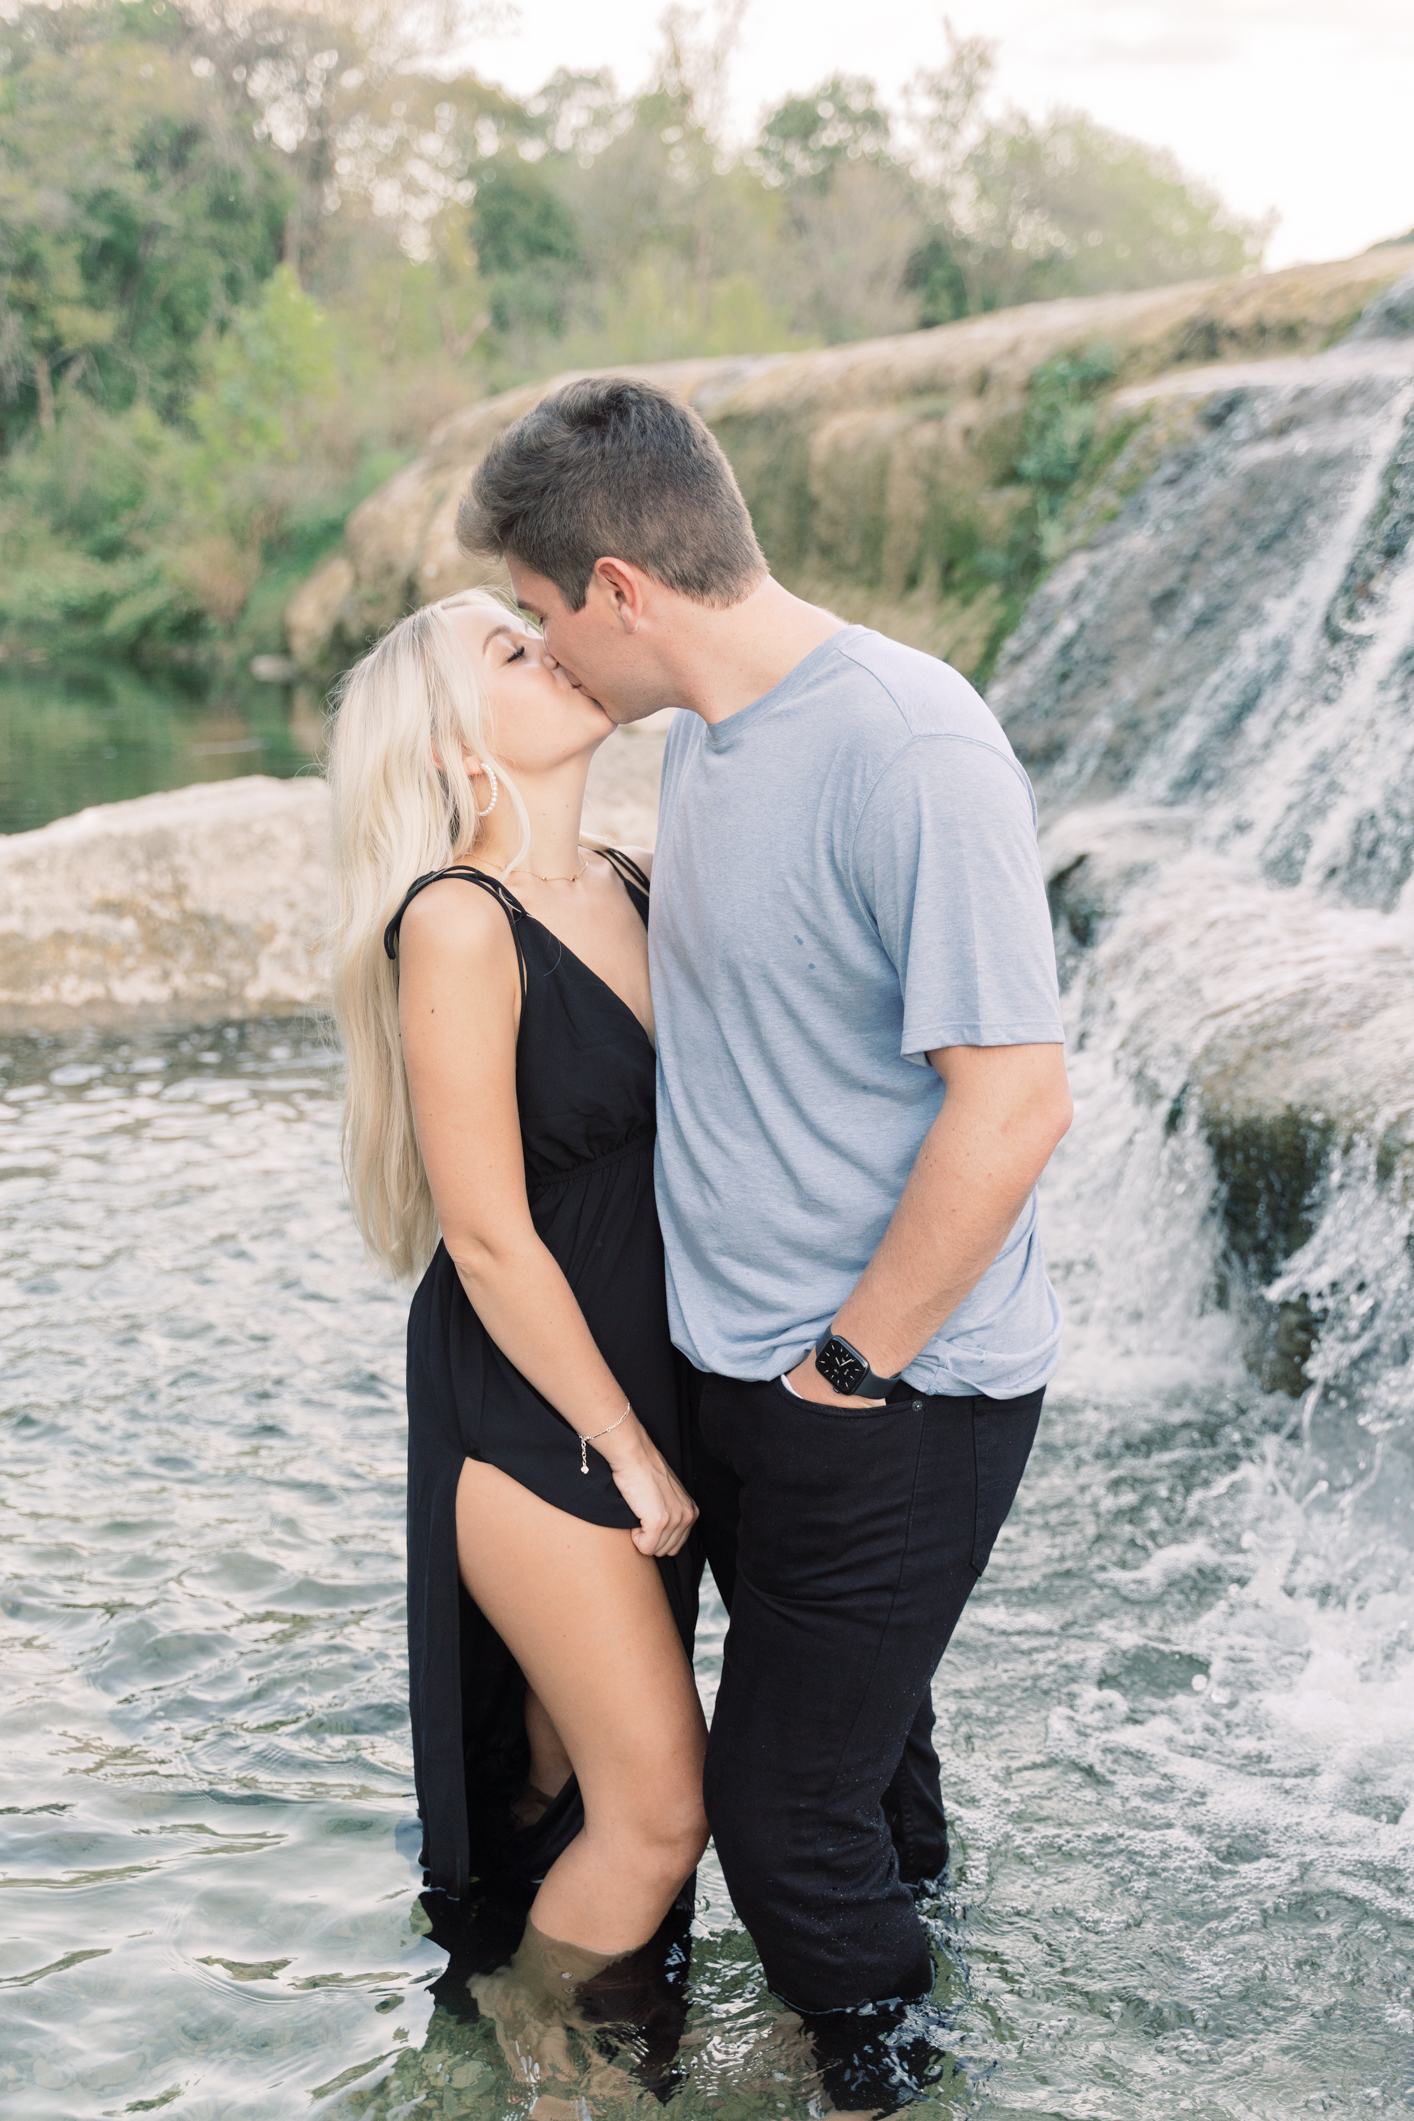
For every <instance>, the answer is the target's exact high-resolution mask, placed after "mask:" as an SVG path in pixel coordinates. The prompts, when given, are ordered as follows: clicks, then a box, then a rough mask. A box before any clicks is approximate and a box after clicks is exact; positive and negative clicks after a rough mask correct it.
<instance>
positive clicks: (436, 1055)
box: [398, 878, 697, 1554]
mask: <svg viewBox="0 0 1414 2121" xmlns="http://www.w3.org/2000/svg"><path fill="white" fill-rule="evenodd" d="M399 962H400V967H401V973H400V985H399V997H398V1011H399V1016H400V1019H401V1023H402V1034H403V1059H404V1063H405V1065H406V1068H407V1074H408V1084H409V1088H410V1090H411V1093H412V1105H413V1113H414V1117H415V1118H416V1121H417V1136H418V1142H419V1145H420V1147H421V1150H422V1160H423V1163H424V1165H425V1167H426V1171H427V1177H428V1182H429V1184H430V1185H431V1188H432V1198H433V1200H434V1202H435V1203H436V1207H437V1219H438V1222H439V1223H440V1225H441V1229H442V1236H443V1240H444V1241H445V1243H446V1247H447V1251H448V1252H449V1254H450V1255H451V1258H452V1261H453V1264H454V1265H455V1267H456V1269H457V1272H458V1274H459V1275H460V1276H461V1281H462V1286H463V1287H464V1289H465V1290H466V1293H467V1296H468V1298H469V1300H470V1302H471V1304H472V1307H473V1309H474V1310H475V1312H476V1314H477V1316H478V1318H479V1319H480V1320H481V1322H482V1324H483V1325H484V1326H485V1328H486V1330H487V1332H488V1333H489V1334H490V1335H491V1338H492V1339H493V1340H494V1341H495V1343H496V1345H497V1347H498V1348H500V1349H501V1350H502V1352H503V1353H504V1354H506V1355H508V1356H509V1357H510V1359H511V1361H512V1362H513V1363H514V1364H515V1366H516V1368H517V1369H518V1370H519V1371H520V1372H521V1373H522V1375H523V1376H525V1377H528V1378H529V1380H530V1382H531V1383H532V1384H533V1385H534V1386H535V1387H536V1389H537V1391H539V1392H542V1393H543V1394H544V1396H545V1397H546V1399H548V1400H549V1402H550V1404H551V1406H553V1407H555V1408H557V1409H558V1410H559V1412H560V1413H561V1414H563V1416H564V1417H565V1419H566V1421H568V1422H569V1423H570V1425H571V1426H572V1427H573V1428H575V1429H576V1430H578V1432H579V1434H580V1435H581V1436H592V1435H594V1434H595V1433H596V1432H597V1431H599V1430H603V1429H608V1428H609V1427H610V1424H611V1423H614V1422H617V1421H618V1420H619V1416H620V1415H621V1414H622V1413H623V1410H624V1403H625V1399H626V1396H627V1395H626V1394H625V1392H624V1390H623V1387H622V1386H621V1385H620V1384H619V1382H618V1380H617V1378H616V1377H615V1376H614V1374H613V1372H612V1371H611V1370H610V1368H609V1366H608V1364H607V1363H606V1362H605V1360H604V1358H603V1356H602V1355H601V1354H600V1352H599V1349H598V1347H597V1345H596V1344H595V1341H594V1337H593V1335H592V1334H591V1333H590V1331H589V1328H588V1326H587V1325H586V1324H585V1321H584V1314H583V1312H582V1311H581V1310H580V1308H579V1305H578V1304H577V1303H576V1301H575V1298H574V1293H573V1291H572V1290H571V1288H570V1286H569V1283H568V1282H567V1281H566V1280H565V1277H564V1275H563V1273H562V1272H561V1270H560V1268H559V1266H558V1265H557V1263H556V1261H555V1260H554V1259H553V1258H552V1256H551V1254H550V1253H549V1251H548V1250H547V1249H546V1247H545V1245H544V1244H543V1243H542V1242H541V1240H540V1237H539V1236H538V1235H537V1233H536V1229H535V1225H534V1223H533V1222H532V1221H531V1216H530V1205H529V1202H528V1201H527V1199H526V1193H525V1161H524V1152H523V1149H522V1146H521V1133H520V1115H519V1113H518V1111H517V1108H516V1093H515V1059H516V1031H517V1025H518V1019H519V1010H520V982H519V975H518V971H517V965H516V953H515V945H514V943H513V941H512V939H511V935H510V931H509V929H508V927H507V924H506V917H505V915H504V913H503V912H502V911H501V909H500V907H499V906H498V905H496V904H495V903H494V902H493V901H492V900H490V899H489V898H488V897H487V896H486V894H484V893H483V892H481V891H478V890H476V889H474V888H470V887H468V886H467V885H466V884H463V883H458V882H456V881H454V880H452V879H450V878H449V879H446V880H445V881H443V882H442V883H438V884H431V885H429V886H428V888H427V889H426V890H425V891H424V892H422V893H421V894H420V895H419V896H418V897H417V898H416V899H414V901H413V903H412V905H411V906H409V908H408V910H407V913H406V915H405V916H404V919H403V926H402V936H401V941H400V945H399ZM566 1441H567V1448H572V1446H570V1445H569V1444H568V1439H567V1440H566ZM595 1449H596V1450H599V1451H602V1453H603V1456H604V1457H605V1458H606V1459H607V1460H608V1463H609V1465H610V1467H611V1468H612V1470H613V1475H614V1480H615V1482H616V1484H617V1486H618V1488H619V1491H620V1493H621V1494H622V1495H623V1497H624V1499H625V1501H626V1502H627V1503H628V1505H629V1507H630V1509H631V1510H633V1511H634V1512H635V1514H636V1515H637V1516H638V1518H639V1520H640V1524H639V1529H638V1530H637V1531H636V1532H635V1533H634V1534H633V1539H634V1542H635V1544H636V1545H637V1546H638V1548H639V1549H640V1551H641V1552H642V1553H645V1554H674V1553H676V1552H677V1550H678V1548H679V1547H680V1546H681V1545H682V1543H683V1541H684V1539H685V1538H686V1537H687V1534H688V1532H689V1530H690V1529H691V1526H692V1522H693V1519H694V1518H695V1517H696V1515H697V1512H696V1510H695V1508H694V1507H693V1504H692V1503H691V1501H690V1500H689V1498H688V1497H687V1495H686V1494H685V1493H684V1491H683V1489H682V1488H681V1486H680V1485H679V1483H678V1482H677V1480H676V1479H675V1478H674V1476H673V1474H672V1472H671V1470H670V1468H669V1467H668V1466H667V1464H666V1463H665V1461H664V1459H663V1457H662V1455H661V1453H660V1452H659V1451H658V1450H657V1448H656V1446H655V1445H654V1443H653V1442H652V1439H651V1438H650V1437H649V1436H648V1435H647V1433H646V1432H645V1430H644V1429H643V1428H642V1427H641V1426H640V1424H639V1422H638V1420H637V1418H636V1416H634V1415H632V1414H631V1415H630V1416H629V1418H628V1419H627V1420H626V1421H624V1422H623V1423H621V1424H620V1426H619V1427H618V1428H616V1429H614V1430H613V1433H612V1434H611V1435H607V1436H603V1437H602V1438H601V1440H600V1442H599V1443H597V1444H596V1445H595Z"/></svg>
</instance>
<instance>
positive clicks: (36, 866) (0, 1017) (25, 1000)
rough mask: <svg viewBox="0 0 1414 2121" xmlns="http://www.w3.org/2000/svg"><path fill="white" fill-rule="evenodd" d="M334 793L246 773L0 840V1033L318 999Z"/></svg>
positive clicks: (290, 1006)
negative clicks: (330, 808) (331, 802)
mask: <svg viewBox="0 0 1414 2121" xmlns="http://www.w3.org/2000/svg"><path fill="white" fill-rule="evenodd" d="M328 835H329V798H328V791H327V789H326V788H325V786H324V784H323V782H322V781H320V780H317V779H314V778H309V779H304V780H293V781H279V780H274V779H271V778H269V777H268V776H266V775H263V774H261V775H252V776H251V777H249V778H248V779H243V780H237V781H218V782H208V783H204V784H202V785H201V786H198V787H194V788H179V789H174V790H172V791H170V792H168V793H166V794H162V795H147V796H141V797H139V798H138V799H137V800H136V801H135V802H127V803H108V804H103V805H100V806H98V807H97V808H94V809H92V810H82V811H80V812H79V813H78V815H77V816H75V817H67V818H60V819H58V820H57V821H56V822H55V823H54V824H52V825H45V826H43V827H41V829H40V830H39V831H37V832H20V833H15V834H13V835H12V836H10V837H8V838H4V839H0V1033H3V1032H15V1031H61V1030H66V1029H68V1028H69V1027H70V1026H74V1025H81V1024H124V1025H131V1024H139V1023H200V1022H215V1021H217V1020H231V1019H235V1018H240V1017H251V1016H266V1015H286V1014H290V1013H293V1012H295V1011H298V1010H302V1009H309V1008H316V1009H317V1008H321V1007H323V1006H325V1003H326V994H327V978H326V975H325V970H324V964H323V937H324V932H325V928H326V924H327V920H328V915H329V858H328Z"/></svg>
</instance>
